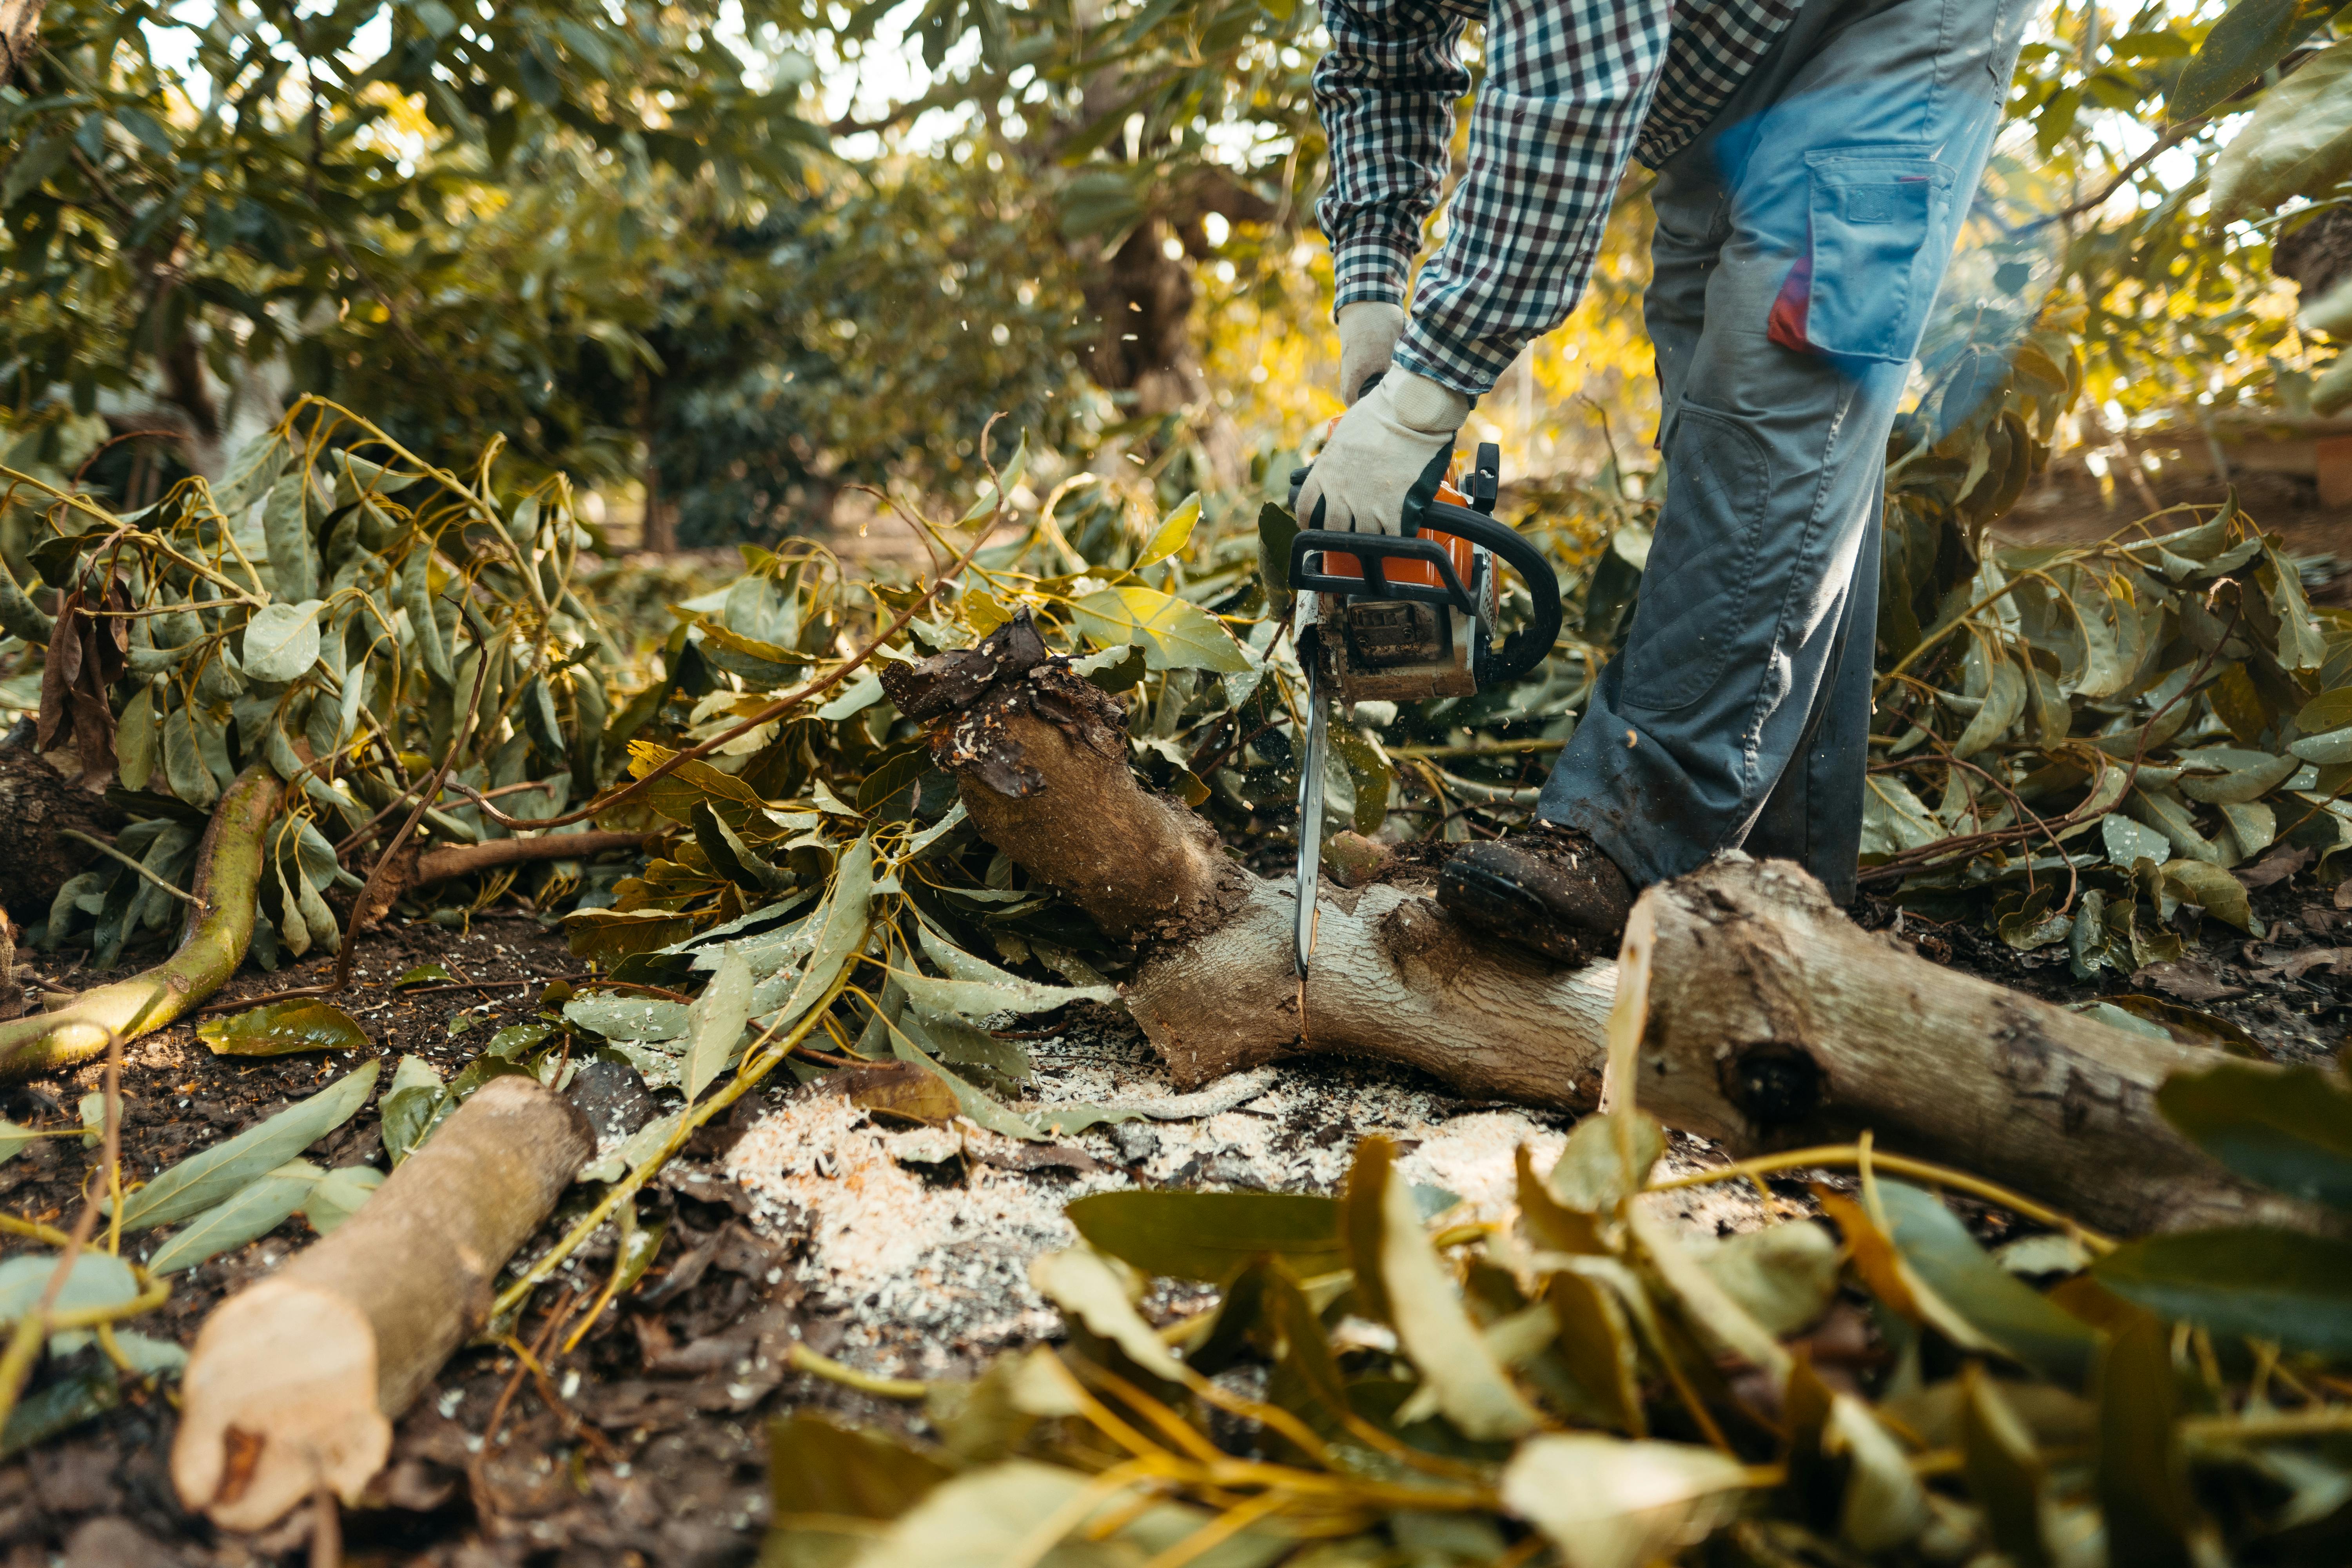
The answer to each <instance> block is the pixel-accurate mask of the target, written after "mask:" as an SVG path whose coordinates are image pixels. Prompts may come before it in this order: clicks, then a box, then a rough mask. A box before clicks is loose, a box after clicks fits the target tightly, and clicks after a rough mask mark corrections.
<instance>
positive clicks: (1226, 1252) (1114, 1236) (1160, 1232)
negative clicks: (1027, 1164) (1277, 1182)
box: [1063, 1187, 1346, 1285]
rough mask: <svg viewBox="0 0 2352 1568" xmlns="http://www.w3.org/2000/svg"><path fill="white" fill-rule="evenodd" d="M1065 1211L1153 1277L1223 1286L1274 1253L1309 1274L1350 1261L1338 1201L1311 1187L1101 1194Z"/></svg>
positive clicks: (1098, 1241)
mask: <svg viewBox="0 0 2352 1568" xmlns="http://www.w3.org/2000/svg"><path fill="white" fill-rule="evenodd" d="M1063 1213H1064V1214H1065V1215H1067V1216H1068V1218H1069V1222H1070V1224H1071V1225H1072V1226H1074V1227H1076V1230H1077V1233H1078V1234H1079V1235H1080V1236H1082V1237H1086V1238H1087V1243H1088V1244H1089V1245H1091V1246H1092V1247H1095V1248H1096V1249H1097V1251H1101V1252H1107V1253H1108V1254H1109V1255H1110V1256H1112V1257H1113V1258H1119V1259H1121V1260H1123V1261H1125V1262H1128V1263H1131V1264H1133V1265H1134V1266H1135V1267H1136V1268H1139V1269H1141V1270H1143V1272H1144V1273H1146V1274H1150V1275H1153V1276H1162V1275H1164V1276H1170V1277H1172V1278H1175V1279H1199V1280H1203V1281H1205V1282H1207V1283H1209V1284H1213V1285H1222V1284H1224V1283H1226V1282H1227V1281H1229V1280H1231V1279H1233V1278H1234V1276H1235V1275H1237V1274H1239V1273H1240V1272H1241V1271H1242V1269H1243V1268H1245V1267H1247V1265H1248V1264H1249V1262H1250V1260H1251V1259H1252V1258H1260V1257H1265V1256H1267V1255H1273V1256H1276V1257H1280V1258H1283V1259H1284V1260H1285V1261H1286V1262H1287V1263H1288V1264H1289V1266H1290V1269H1291V1272H1292V1273H1294V1274H1297V1275H1300V1276H1304V1277H1310V1278H1311V1277H1312V1276H1315V1275H1318V1274H1328V1273H1329V1272H1331V1271H1332V1270H1334V1269H1337V1268H1343V1267H1345V1263H1346V1260H1345V1258H1344V1256H1343V1255H1342V1252H1341V1248H1340V1245H1339V1203H1338V1201H1337V1200H1335V1199H1332V1198H1326V1197H1318V1196H1316V1195H1314V1194H1309V1193H1202V1192H1186V1191H1182V1190H1180V1189H1177V1188H1172V1187H1169V1188H1160V1189H1157V1190H1151V1191H1125V1192H1108V1193H1095V1194H1090V1195H1088V1196H1087V1197H1083V1198H1080V1199H1078V1200H1077V1201H1076V1203H1073V1204H1071V1205H1069V1206H1068V1207H1066V1209H1064V1210H1063Z"/></svg>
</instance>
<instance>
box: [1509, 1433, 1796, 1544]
mask: <svg viewBox="0 0 2352 1568" xmlns="http://www.w3.org/2000/svg"><path fill="white" fill-rule="evenodd" d="M1752 1484H1753V1483H1752V1482H1751V1481H1750V1480H1749V1479H1748V1469H1747V1467H1746V1466H1744V1465H1742V1464H1741V1463H1740V1462H1739V1461H1738V1459H1735V1458H1731V1457H1730V1456H1729V1455H1727V1454H1718V1453H1717V1452H1716V1451H1715V1450H1714V1449H1712V1448H1702V1447H1696V1445H1693V1444H1688V1443H1661V1442H1653V1441H1647V1440H1628V1439H1625V1438H1622V1437H1602V1436H1591V1435H1589V1434H1584V1433H1575V1434H1569V1433H1557V1432H1548V1433H1545V1434H1543V1435H1542V1436H1537V1437H1530V1438H1528V1440H1527V1441H1526V1442H1524V1443H1522V1444H1520V1445H1519V1447H1518V1451H1517V1453H1515V1454H1513V1455H1512V1456H1511V1462H1510V1464H1509V1465H1508V1466H1507V1468H1505V1469H1504V1471H1503V1484H1502V1491H1503V1504H1504V1506H1505V1507H1506V1508H1507V1509H1509V1510H1511V1512H1513V1513H1515V1514H1517V1515H1518V1516H1519V1517H1520V1518H1521V1519H1524V1520H1527V1521H1528V1522H1529V1523H1531V1524H1533V1525H1534V1526H1535V1527H1536V1528H1537V1529H1538V1530H1540V1531H1543V1533H1544V1534H1545V1535H1547V1536H1549V1538H1550V1539H1551V1541H1552V1542H1553V1543H1554V1544H1555V1545H1557V1546H1558V1547H1559V1549H1560V1552H1561V1554H1562V1556H1563V1559H1564V1560H1565V1561H1566V1562H1568V1563H1570V1564H1572V1565H1573V1568H1647V1565H1648V1564H1650V1563H1657V1562H1660V1561H1662V1560H1664V1559H1666V1558H1668V1557H1671V1556H1673V1555H1675V1549H1676V1548H1677V1547H1679V1546H1681V1545H1683V1544H1684V1543H1685V1542H1690V1541H1695V1540H1696V1539H1698V1538H1699V1537H1701V1536H1703V1535H1705V1534H1706V1533H1707V1532H1708V1531H1709V1530H1711V1529H1712V1528H1713V1527H1714V1526H1715V1525H1716V1524H1717V1523H1720V1522H1722V1521H1724V1520H1726V1519H1727V1518H1728V1517H1729V1516H1730V1514H1731V1512H1732V1510H1733V1509H1734V1507H1735V1506H1736V1505H1737V1502H1738V1494H1739V1493H1740V1492H1741V1491H1743V1490H1745V1489H1747V1488H1748V1486H1750V1485H1752Z"/></svg>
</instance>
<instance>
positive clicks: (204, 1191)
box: [122, 1062, 382, 1232]
mask: <svg viewBox="0 0 2352 1568" xmlns="http://www.w3.org/2000/svg"><path fill="white" fill-rule="evenodd" d="M381 1065H382V1064H380V1063H377V1062H369V1063H367V1064H366V1065H365V1066H363V1067H362V1068H359V1069H358V1070H357V1071H355V1072H352V1073H349V1074H347V1075H345V1076H344V1077H342V1078H341V1079H337V1080H336V1081H335V1082H333V1083H331V1084H330V1085H328V1086H327V1087H326V1088H325V1089H320V1091H319V1092H318V1093H317V1094H314V1095H312V1096H310V1099H308V1100H298V1101H296V1102H295V1103H294V1104H292V1105H289V1106H288V1107H287V1108H286V1109H285V1110H281V1111H279V1112H278V1114H277V1115H275V1116H273V1117H271V1118H269V1120H268V1121H264V1122H262V1123H261V1124H260V1125H259V1126H257V1127H252V1128H248V1129H247V1130H246V1131H243V1132H240V1133H238V1134H237V1135H236V1137H234V1138H231V1139H229V1140H227V1141H226V1142H222V1143H215V1144H214V1145H213V1146H212V1147H211V1148H209V1149H206V1150H205V1151H203V1152H200V1153H195V1154H191V1155H189V1156H188V1157H187V1158H186V1159H184V1160H183V1161H181V1162H180V1163H178V1164H176V1165H173V1166H172V1167H171V1168H170V1169H168V1170H166V1171H164V1172H163V1173H162V1174H160V1175H158V1176H157V1177H156V1178H155V1179H154V1180H153V1181H152V1182H149V1183H148V1184H146V1185H145V1186H143V1187H142V1188H140V1189H139V1190H138V1191H137V1192H135V1193H132V1194H130V1195H129V1197H127V1198H126V1199H125V1200H124V1202H123V1205H122V1228H123V1229H124V1230H125V1231H126V1232H128V1231H141V1230H145V1229H147V1228H148V1227H149V1226H158V1225H169V1224H171V1223H172V1222H173V1221H174V1220H182V1219H185V1218H187V1217H188V1216H189V1215H195V1214H201V1213H203V1212H204V1211H205V1210H206V1209H208V1208H211V1207H212V1206H213V1205H215V1204H217V1203H219V1202H221V1201H222V1200H223V1199H225V1198H226V1197H227V1196H229V1194H232V1193H235V1192H236V1191H237V1190H238V1189H240V1188H242V1187H243V1186H245V1184H247V1183H248V1182H251V1181H253V1180H254V1179H255V1178H256V1177H257V1176H260V1175H262V1174H263V1173H266V1172H268V1171H273V1170H275V1169H277V1168H278V1166H280V1165H282V1164H284V1163H286V1162H288V1161H289V1160H291V1159H292V1158H294V1156H296V1155H297V1154H299V1153H300V1152H302V1151H303V1150H305V1149H308V1148H309V1147H310V1145H311V1144H313V1143H315V1142H318V1141H319V1140H320V1139H321V1138H323V1137H325V1136H326V1135H327V1134H328V1133H330V1132H332V1131H334V1130H335V1129H336V1128H338V1127H341V1125H342V1124H343V1123H344V1122H346V1121H350V1120H351V1119H352V1117H353V1116H354V1115H356V1114H357V1113H358V1111H359V1109H360V1107H361V1106H362V1105H365V1104H366V1103H367V1099H368V1094H369V1091H370V1090H372V1089H374V1088H375V1079H376V1073H377V1071H378V1069H379V1068H380V1067H381Z"/></svg>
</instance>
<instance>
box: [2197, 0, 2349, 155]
mask: <svg viewBox="0 0 2352 1568" xmlns="http://www.w3.org/2000/svg"><path fill="white" fill-rule="evenodd" d="M2335 10H2336V0H2238V3H2237V4H2236V5H2232V6H2231V7H2230V9H2229V11H2228V13H2227V14H2226V15H2224V16H2222V18H2221V20H2220V21H2219V22H2216V23H2214V24H2213V28H2212V30H2211V31H2210V32H2209V33H2207V34H2206V35H2205V42H2204V43H2203V44H2202V45H2201V46H2200V47H2199V48H2198V50H2197V54H2196V57H2195V58H2192V59H2191V60H2190V61H2189V66H2188V68H2187V69H2185V70H2183V71H2182V72H2181V73H2180V79H2179V81H2178V82H2177V83H2175V84H2174V86H2173V89H2172V90H2171V91H2170V92H2169V93H2168V94H2166V96H2165V106H2164V108H2165V118H2166V119H2168V120H2169V121H2172V122H2173V123H2174V124H2176V125H2177V124H2179V122H2180V121H2184V120H2194V119H2196V118H2197V117H2198V116H2199V115H2200V114H2210V113H2211V112H2212V111H2213V110H2216V109H2219V108H2220V107H2221V103H2222V100H2225V99H2227V98H2228V97H2230V95H2231V94H2232V93H2234V92H2236V91H2237V90H2238V89H2240V88H2242V87H2251V86H2252V84H2253V83H2254V81H2255V80H2256V79H2259V78H2260V77H2261V76H2262V74H2263V72H2264V71H2266V70H2268V69H2270V68H2272V67H2273V66H2274V65H2276V64H2278V63H2279V61H2281V60H2282V59H2284V58H2286V53H2287V51H2288V50H2289V49H2291V48H2293V47H2294V46H2295V45H2296V44H2298V43H2300V42H2302V41H2303V39H2304V38H2305V37H2308V36H2309V35H2310V34H2311V32H2312V31H2313V29H2315V28H2316V27H2317V26H2320V24H2322V23H2323V22H2325V21H2326V20H2327V18H2328V16H2330V15H2331V14H2333V13H2334V12H2335Z"/></svg>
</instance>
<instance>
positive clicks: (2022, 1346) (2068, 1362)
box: [1878, 1180, 2095, 1388]
mask: <svg viewBox="0 0 2352 1568" xmlns="http://www.w3.org/2000/svg"><path fill="white" fill-rule="evenodd" d="M1878 1194H1879V1201H1880V1203H1881V1204H1882V1205H1884V1206H1885V1211H1886V1223H1887V1234H1888V1235H1889V1237H1891V1238H1892V1239H1893V1240H1894V1243H1895V1250H1896V1251H1897V1252H1898V1253H1900V1254H1901V1255H1902V1258H1903V1261H1904V1263H1905V1264H1906V1265H1907V1266H1908V1267H1909V1268H1910V1270H1911V1273H1912V1274H1913V1276H1915V1277H1916V1279H1917V1281H1918V1282H1919V1283H1920V1284H1923V1285H1925V1286H1926V1287H1927V1289H1930V1290H1933V1291H1934V1292H1935V1293H1936V1296H1937V1299H1938V1300H1941V1301H1942V1302H1943V1303H1944V1305H1946V1306H1947V1307H1949V1308H1950V1309H1951V1310H1953V1311H1954V1312H1957V1313H1958V1314H1959V1316H1960V1318H1961V1320H1962V1321H1965V1322H1966V1323H1967V1324H1968V1325H1969V1327H1970V1328H1972V1329H1974V1330H1976V1331H1977V1332H1979V1333H1980V1334H1982V1335H1983V1336H1984V1338H1985V1339H1986V1340H1987V1341H1988V1342H1990V1343H1991V1344H1993V1345H1994V1346H1995V1347H1997V1348H1998V1349H2000V1351H2001V1352H2003V1353H2004V1354H2007V1355H2009V1356H2011V1357H2012V1358H2014V1359H2015V1360H2017V1361H2019V1362H2021V1363H2024V1364H2025V1365H2027V1366H2029V1367H2032V1369H2033V1370H2034V1371H2036V1372H2038V1373H2041V1374H2042V1376H2044V1377H2047V1378H2049V1379H2050V1380H2051V1381H2052V1382H2053V1383H2057V1384H2063V1385H2065V1386H2067V1387H2070V1388H2080V1387H2082V1386H2083V1385H2084V1383H2085V1382H2086V1381H2087V1380H2088V1378H2089V1375H2090V1368H2091V1358H2092V1353H2093V1351H2094V1349H2095V1342H2094V1336H2093V1335H2092V1332H2091V1331H2090V1330H2089V1329H2088V1328H2086V1327H2084V1324H2083V1322H2082V1321H2081V1320H2080V1319H2078V1318H2075V1317H2074V1316H2073V1315H2072V1314H2070V1313H2067V1312H2065V1311H2063V1310H2060V1309H2058V1308H2057V1307H2054V1306H2053V1305H2051V1304H2050V1303H2049V1302H2048V1301H2047V1300H2043V1299H2042V1296H2041V1295H2040V1294H2039V1293H2037V1292H2036V1291H2035V1290H2034V1289H2033V1288H2032V1286H2030V1285H2027V1284H2025V1283H2024V1282H2023V1281H2021V1280H2020V1279H2018V1278H2017V1276H2015V1275H2014V1274H2011V1272H2010V1271H2009V1270H2008V1269H2006V1268H2002V1267H2001V1266H2000V1264H1998V1263H1996V1262H1994V1261H1993V1259H1992V1258H1991V1257H1990V1255H1989V1254H1987V1253H1986V1252H1985V1250H1984V1249H1983V1248H1982V1247H1979V1246H1978V1245H1977V1244H1976V1238H1975V1237H1971V1236H1970V1235H1969V1228H1968V1226H1965V1225H1962V1224H1961V1223H1960V1220H1959V1216H1958V1215H1955V1214H1953V1213H1952V1211H1951V1210H1950V1209H1948V1208H1946V1207H1945V1206H1944V1204H1943V1200H1942V1199H1940V1198H1938V1197H1937V1196H1936V1195H1935V1194H1933V1193H1929V1192H1927V1191H1925V1190H1923V1189H1921V1188H1918V1187H1915V1186H1912V1185H1910V1184H1908V1183H1905V1182H1893V1181H1885V1180H1882V1181H1881V1182H1879V1184H1878ZM1963 1348H1967V1347H1963Z"/></svg>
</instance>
